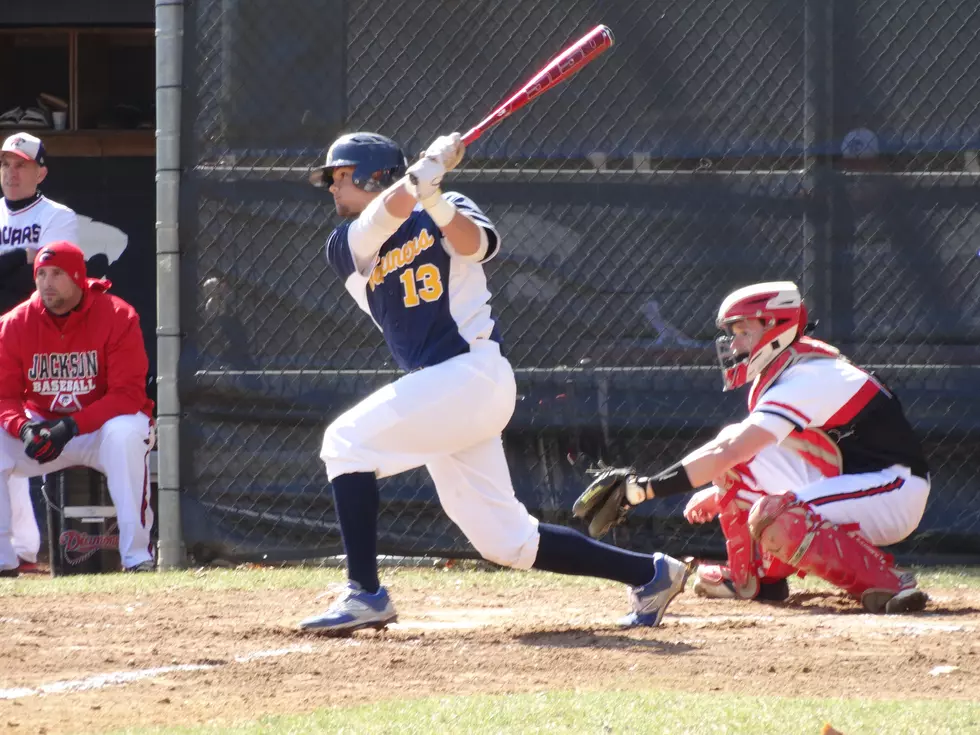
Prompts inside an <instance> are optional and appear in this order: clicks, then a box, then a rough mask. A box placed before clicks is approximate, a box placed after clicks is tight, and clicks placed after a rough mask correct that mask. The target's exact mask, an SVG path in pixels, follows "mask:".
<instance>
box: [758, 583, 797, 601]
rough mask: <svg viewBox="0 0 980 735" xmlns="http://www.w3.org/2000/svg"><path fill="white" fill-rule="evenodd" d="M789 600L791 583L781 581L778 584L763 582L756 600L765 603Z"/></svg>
mask: <svg viewBox="0 0 980 735" xmlns="http://www.w3.org/2000/svg"><path fill="white" fill-rule="evenodd" d="M788 598H789V582H787V581H786V580H785V579H781V580H779V581H778V582H762V583H761V584H760V585H759V594H758V595H757V596H756V598H755V599H757V600H762V601H763V602H785V601H786V600H787V599H788Z"/></svg>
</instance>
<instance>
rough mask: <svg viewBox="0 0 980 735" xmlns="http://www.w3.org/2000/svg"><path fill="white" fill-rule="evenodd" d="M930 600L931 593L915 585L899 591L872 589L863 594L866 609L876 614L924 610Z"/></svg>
mask: <svg viewBox="0 0 980 735" xmlns="http://www.w3.org/2000/svg"><path fill="white" fill-rule="evenodd" d="M928 602H929V595H927V594H926V593H925V592H923V591H922V590H920V589H918V588H915V587H911V588H909V589H904V590H901V591H900V592H897V593H896V592H893V591H890V590H881V589H870V590H867V591H866V592H865V593H864V594H863V595H861V604H862V605H863V606H864V609H865V610H867V611H868V612H870V613H876V614H878V613H885V614H887V615H900V614H902V613H913V612H922V611H923V610H925V609H926V604H927V603H928Z"/></svg>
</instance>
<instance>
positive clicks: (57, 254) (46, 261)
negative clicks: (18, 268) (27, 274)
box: [34, 241, 88, 290]
mask: <svg viewBox="0 0 980 735" xmlns="http://www.w3.org/2000/svg"><path fill="white" fill-rule="evenodd" d="M45 266H54V267H55V268H61V270H63V271H64V272H65V273H67V274H68V277H69V278H71V280H73V281H74V282H75V284H76V285H77V286H78V287H79V288H80V289H82V290H85V289H86V288H88V274H87V273H86V271H85V253H83V252H82V249H81V248H79V247H78V246H77V245H73V244H72V243H70V242H67V241H62V242H53V243H51V244H50V245H45V246H44V247H43V248H41V249H40V250H38V252H37V255H35V256H34V280H37V272H38V269H40V268H43V267H45Z"/></svg>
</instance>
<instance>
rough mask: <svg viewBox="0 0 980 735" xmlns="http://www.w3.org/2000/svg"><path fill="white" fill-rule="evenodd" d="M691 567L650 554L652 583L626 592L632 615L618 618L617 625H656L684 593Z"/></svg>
mask: <svg viewBox="0 0 980 735" xmlns="http://www.w3.org/2000/svg"><path fill="white" fill-rule="evenodd" d="M692 566H693V565H692V564H691V563H689V562H683V561H681V560H680V559H674V558H673V557H671V556H667V555H666V554H661V553H659V552H658V553H656V554H654V562H653V567H654V575H653V579H651V580H650V581H649V582H647V583H646V584H645V585H643V586H642V587H631V588H630V595H629V596H630V605H632V607H633V612H631V613H630V614H629V615H627V616H626V617H624V618H620V620H619V625H620V626H621V627H623V628H636V627H640V626H648V627H651V628H652V627H656V626H658V625H660V621H661V620H663V617H664V613H665V612H667V606H668V605H669V604H670V601H671V600H673V599H674V598H675V597H677V595H679V594H680V593H681V592H683V591H684V585H685V584H686V583H687V578H688V577H689V576H690V574H691V571H692Z"/></svg>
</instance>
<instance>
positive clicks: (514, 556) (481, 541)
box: [468, 519, 540, 569]
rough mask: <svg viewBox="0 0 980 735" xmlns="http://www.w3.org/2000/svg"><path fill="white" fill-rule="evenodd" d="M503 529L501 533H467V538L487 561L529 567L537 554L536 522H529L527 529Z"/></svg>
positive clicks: (506, 565)
mask: <svg viewBox="0 0 980 735" xmlns="http://www.w3.org/2000/svg"><path fill="white" fill-rule="evenodd" d="M531 520H533V519H531ZM503 531H504V532H503V533H501V534H495V533H485V532H482V533H481V532H478V533H474V534H471V535H469V534H468V538H469V540H470V543H471V544H473V547H474V548H475V549H476V550H477V551H478V552H479V554H480V556H482V557H483V558H484V559H486V560H487V561H492V562H493V563H494V564H500V565H501V566H505V567H512V568H514V569H530V568H531V565H532V564H534V560H535V558H536V557H537V555H538V541H539V539H540V536H539V535H538V526H537V523H532V524H530V525H529V527H528V528H527V529H516V528H514V529H510V528H509V529H503ZM522 531H523V532H522Z"/></svg>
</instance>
